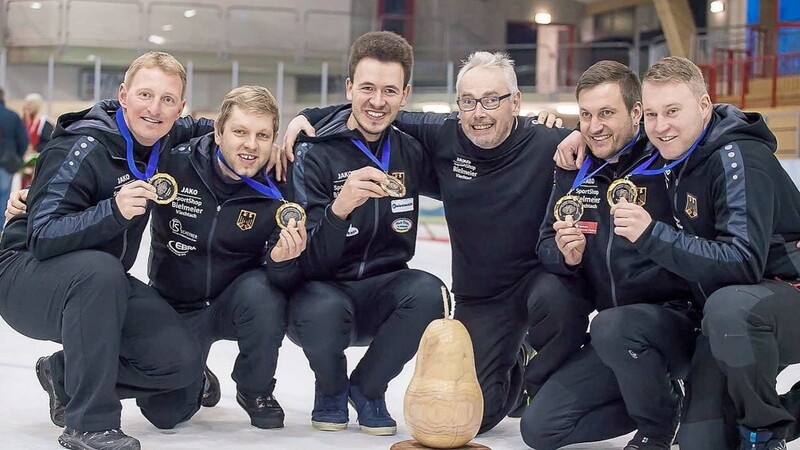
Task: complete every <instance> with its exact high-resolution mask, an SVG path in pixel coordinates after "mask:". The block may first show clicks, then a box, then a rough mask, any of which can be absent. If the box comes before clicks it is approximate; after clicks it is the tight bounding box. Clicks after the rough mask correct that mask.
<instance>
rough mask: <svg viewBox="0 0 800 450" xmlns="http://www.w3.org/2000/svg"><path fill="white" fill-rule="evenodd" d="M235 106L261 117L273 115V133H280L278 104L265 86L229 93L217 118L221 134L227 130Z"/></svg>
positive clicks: (240, 89)
mask: <svg viewBox="0 0 800 450" xmlns="http://www.w3.org/2000/svg"><path fill="white" fill-rule="evenodd" d="M234 106H238V107H239V109H241V110H242V111H248V112H251V113H255V114H256V115H259V116H266V115H271V116H272V131H273V132H275V133H277V132H278V128H279V127H280V115H279V113H278V102H277V100H275V97H274V96H273V95H272V93H271V92H270V91H269V89H267V88H265V87H263V86H239V87H237V88H235V89H233V90H231V91H230V92H228V93H227V94H226V95H225V98H224V99H223V100H222V105H220V107H219V116H218V117H217V127H218V129H219V132H220V133H222V131H223V130H224V129H225V122H227V121H228V117H230V115H231V112H232V111H233V107H234Z"/></svg>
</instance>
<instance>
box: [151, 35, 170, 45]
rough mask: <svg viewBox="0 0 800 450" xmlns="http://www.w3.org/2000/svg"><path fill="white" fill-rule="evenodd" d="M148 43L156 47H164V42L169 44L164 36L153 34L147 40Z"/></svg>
mask: <svg viewBox="0 0 800 450" xmlns="http://www.w3.org/2000/svg"><path fill="white" fill-rule="evenodd" d="M147 41H148V42H150V43H151V44H156V45H162V44H163V43H164V42H167V40H166V39H164V37H163V36H159V35H157V34H151V35H150V37H148V38H147Z"/></svg>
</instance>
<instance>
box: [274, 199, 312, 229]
mask: <svg viewBox="0 0 800 450" xmlns="http://www.w3.org/2000/svg"><path fill="white" fill-rule="evenodd" d="M291 219H294V221H295V223H297V225H298V226H300V223H301V222H305V221H306V212H305V211H304V210H303V207H302V206H300V205H298V204H297V203H292V202H284V203H283V204H282V205H281V206H280V207H279V208H278V211H276V212H275V221H276V222H278V226H279V227H281V228H283V229H286V227H288V226H289V220H291Z"/></svg>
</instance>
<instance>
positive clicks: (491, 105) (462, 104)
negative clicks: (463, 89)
mask: <svg viewBox="0 0 800 450" xmlns="http://www.w3.org/2000/svg"><path fill="white" fill-rule="evenodd" d="M508 97H511V93H510V92H509V93H508V94H506V95H487V96H486V97H481V98H470V97H467V98H459V99H458V100H456V104H457V105H458V109H460V110H461V111H464V112H467V111H472V110H474V109H475V108H476V107H477V106H478V103H480V104H481V105H483V109H497V107H499V106H500V102H501V101H502V100H503V99H505V98H508Z"/></svg>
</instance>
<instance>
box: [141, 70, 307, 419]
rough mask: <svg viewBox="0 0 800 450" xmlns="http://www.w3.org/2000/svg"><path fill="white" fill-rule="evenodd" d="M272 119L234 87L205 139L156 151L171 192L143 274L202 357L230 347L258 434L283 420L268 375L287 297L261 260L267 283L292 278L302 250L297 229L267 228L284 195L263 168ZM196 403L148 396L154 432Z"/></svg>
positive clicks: (258, 92) (258, 94)
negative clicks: (173, 186)
mask: <svg viewBox="0 0 800 450" xmlns="http://www.w3.org/2000/svg"><path fill="white" fill-rule="evenodd" d="M279 118H280V116H279V114H278V105H277V102H276V100H275V98H274V97H273V96H272V94H271V93H270V92H269V90H267V88H264V87H261V86H240V87H238V88H235V89H233V90H232V91H231V92H229V93H228V94H227V95H226V96H225V98H224V99H223V101H222V106H221V107H220V113H219V117H218V118H217V121H216V123H215V132H214V133H210V134H208V135H206V136H203V137H200V138H196V139H193V140H191V141H190V142H188V143H186V144H182V145H179V146H176V147H175V148H173V149H172V151H171V152H170V153H169V154H168V155H165V157H164V159H163V161H162V163H161V164H160V165H159V170H160V171H162V172H165V173H168V174H170V175H171V176H173V177H174V178H175V180H176V181H177V185H178V192H176V196H175V199H174V200H173V201H172V202H171V203H169V204H167V205H159V206H158V207H157V208H155V209H154V211H153V221H152V227H151V229H152V242H151V244H152V245H151V253H150V264H149V270H148V273H149V276H150V282H151V284H152V286H153V287H155V288H156V290H158V292H159V293H160V294H161V295H162V296H163V297H164V299H165V300H166V301H167V302H168V303H169V304H170V305H172V307H173V308H175V310H177V311H178V312H179V313H180V314H181V317H182V318H183V321H184V324H185V325H186V327H187V328H189V330H190V331H191V332H192V334H193V335H194V336H195V337H196V338H197V339H198V341H199V342H200V346H201V349H202V353H203V358H204V359H205V358H207V357H208V352H209V349H210V348H211V344H212V343H214V342H215V341H218V340H221V339H225V340H232V341H236V342H237V344H238V346H239V355H238V357H237V358H236V363H235V365H234V368H233V379H234V380H235V381H236V386H237V395H236V401H237V402H238V403H239V405H241V406H242V408H244V409H245V411H247V413H248V415H249V416H250V422H251V424H252V425H253V426H256V427H259V428H282V427H283V420H284V412H283V409H282V408H281V406H280V404H279V403H278V401H277V399H275V396H274V395H273V390H274V388H275V379H274V378H273V376H274V375H275V368H276V366H277V363H278V349H279V348H280V346H281V342H282V340H283V337H284V334H285V329H286V325H285V315H286V297H285V296H284V294H283V292H281V291H280V290H278V289H276V288H275V287H274V286H273V285H272V284H270V283H269V281H268V278H267V270H266V269H267V264H268V262H269V264H272V265H274V267H272V268H271V269H270V270H271V271H273V272H276V273H275V274H274V276H275V277H281V276H288V277H292V276H293V275H292V273H291V270H292V268H293V265H294V264H295V262H294V258H296V257H297V256H298V255H299V254H300V252H302V251H303V249H304V248H305V229H304V227H303V226H302V225H303V224H302V223H297V222H296V221H295V222H289V223H286V224H283V225H285V228H281V227H279V225H278V222H276V217H277V216H276V212H277V211H278V208H279V207H280V206H281V205H282V204H283V202H282V201H281V200H284V199H283V195H282V193H281V191H280V190H279V189H278V187H277V186H276V185H275V183H274V182H273V181H272V180H271V179H269V178H268V176H267V175H266V174H265V172H264V165H265V164H266V163H267V160H268V159H269V155H270V152H271V150H272V145H273V142H274V141H275V136H276V135H277V133H278V121H279ZM292 220H294V219H292ZM267 241H270V245H269V246H268V245H267ZM268 250H269V254H268ZM285 272H288V274H287V275H282V273H285ZM296 281H297V280H296V279H292V278H289V279H286V280H284V284H286V285H288V286H290V287H294V285H295V283H296ZM193 395H194V396H193ZM197 401H198V400H197V396H196V394H195V393H194V392H193V391H191V390H189V389H187V390H185V391H183V392H171V393H167V394H163V395H160V396H156V397H152V398H151V399H149V400H148V402H149V403H150V404H151V405H152V406H151V408H150V409H151V410H154V411H157V412H154V413H153V414H158V415H159V417H160V423H161V424H162V428H171V427H173V426H174V425H176V424H177V423H178V422H179V421H180V419H181V418H182V417H184V416H185V411H189V410H191V409H193V408H194V409H196V408H197Z"/></svg>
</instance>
